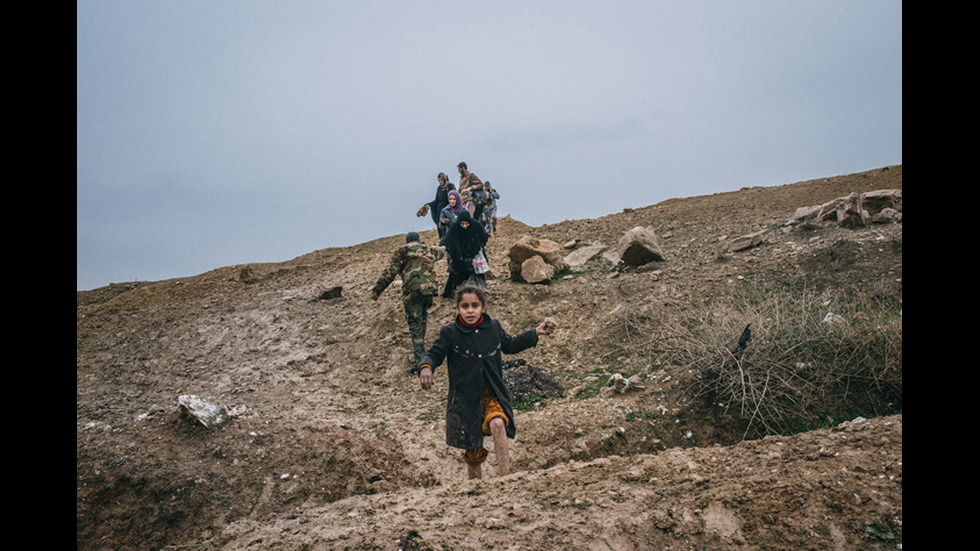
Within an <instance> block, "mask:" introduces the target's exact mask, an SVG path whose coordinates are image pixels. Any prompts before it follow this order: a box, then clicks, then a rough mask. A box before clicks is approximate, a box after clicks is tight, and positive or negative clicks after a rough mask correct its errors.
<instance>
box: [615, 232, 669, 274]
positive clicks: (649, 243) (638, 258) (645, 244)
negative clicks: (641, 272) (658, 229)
mask: <svg viewBox="0 0 980 551" xmlns="http://www.w3.org/2000/svg"><path fill="white" fill-rule="evenodd" d="M616 252H617V253H618V254H619V258H620V260H621V261H622V262H623V263H624V264H626V265H627V266H642V265H644V264H648V263H650V262H653V261H655V260H664V253H663V251H661V250H660V244H659V243H658V241H657V235H656V234H655V233H654V232H653V228H649V227H647V228H643V227H639V226H638V227H635V228H633V229H631V230H629V231H628V232H626V233H625V234H623V236H622V237H620V238H619V243H617V245H616Z"/></svg>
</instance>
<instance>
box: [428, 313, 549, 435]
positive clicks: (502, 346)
mask: <svg viewBox="0 0 980 551" xmlns="http://www.w3.org/2000/svg"><path fill="white" fill-rule="evenodd" d="M537 344H538V334H537V332H536V331H535V330H534V329H530V330H528V331H524V332H523V333H519V334H517V335H515V336H513V337H512V336H510V335H508V334H507V333H506V332H505V331H504V330H503V328H501V327H500V322H498V321H497V320H494V319H491V318H490V316H488V315H486V314H484V315H483V319H482V320H481V321H480V323H479V324H478V325H477V326H476V327H467V326H466V325H463V323H462V322H461V321H460V320H459V316H457V317H456V321H455V322H453V323H450V324H447V325H443V326H442V327H441V328H440V329H439V337H438V338H437V339H436V341H435V342H434V343H432V347H431V348H430V349H429V351H428V352H426V354H425V355H424V356H423V357H422V360H421V361H420V362H419V365H420V366H421V365H429V366H431V367H432V371H433V373H434V372H435V368H436V367H437V366H439V365H440V364H442V362H443V360H447V362H446V365H447V366H448V367H447V369H448V371H449V395H448V397H447V398H446V444H448V445H450V446H453V447H455V448H462V449H464V450H469V449H473V448H478V447H482V446H483V436H484V435H483V418H482V412H481V409H480V399H481V397H482V392H483V378H484V377H486V380H487V382H488V383H490V387H491V388H493V391H494V393H495V394H496V395H497V399H498V400H499V401H500V406H501V407H502V408H503V410H504V414H505V415H507V419H508V420H509V421H510V422H509V423H507V437H508V438H514V435H515V434H516V427H515V424H514V410H513V408H512V406H511V401H510V392H509V391H508V390H507V385H506V384H505V383H504V378H503V370H502V362H501V359H500V353H501V352H503V353H505V354H517V353H518V352H521V351H522V350H526V349H528V348H531V347H533V346H535V345H537Z"/></svg>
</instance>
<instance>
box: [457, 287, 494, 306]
mask: <svg viewBox="0 0 980 551" xmlns="http://www.w3.org/2000/svg"><path fill="white" fill-rule="evenodd" d="M466 293H473V294H474V295H476V298H478V299H480V303H481V304H483V305H484V306H486V305H487V292H486V291H484V290H483V288H482V287H480V286H479V285H473V284H471V283H467V284H466V285H463V286H462V287H460V288H459V289H457V290H456V306H459V303H460V302H461V301H462V300H463V295H465V294H466Z"/></svg>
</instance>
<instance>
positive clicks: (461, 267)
mask: <svg viewBox="0 0 980 551" xmlns="http://www.w3.org/2000/svg"><path fill="white" fill-rule="evenodd" d="M456 169H457V170H458V171H459V187H458V188H457V187H456V186H455V185H454V184H453V183H452V182H450V181H449V177H448V176H446V174H445V173H444V172H440V173H439V175H438V176H437V177H436V180H437V182H438V185H437V186H436V197H435V199H433V200H432V201H429V202H428V203H426V204H424V205H422V208H420V209H419V211H418V213H417V216H420V217H421V216H425V214H426V212H428V213H429V214H430V216H431V217H432V222H433V223H434V224H435V225H436V228H437V231H438V233H439V245H440V246H442V247H444V248H445V251H446V254H447V255H448V264H449V269H448V272H449V274H448V276H447V278H446V285H445V287H444V288H443V291H442V296H443V298H451V297H452V295H453V292H454V291H455V290H456V289H457V288H459V286H460V285H462V284H463V283H465V282H467V281H472V282H474V283H476V284H477V285H479V286H480V287H482V288H483V289H486V287H487V286H486V279H485V278H484V276H483V274H484V273H485V272H486V270H487V269H488V263H487V255H486V244H487V241H488V240H489V239H490V236H491V235H493V234H494V233H495V232H496V226H497V199H500V193H498V192H497V190H495V189H493V186H492V185H491V184H490V181H489V180H488V181H486V182H484V181H482V180H480V178H479V177H478V176H477V175H476V174H474V173H472V172H470V170H469V167H467V166H466V163H459V164H458V165H457V166H456Z"/></svg>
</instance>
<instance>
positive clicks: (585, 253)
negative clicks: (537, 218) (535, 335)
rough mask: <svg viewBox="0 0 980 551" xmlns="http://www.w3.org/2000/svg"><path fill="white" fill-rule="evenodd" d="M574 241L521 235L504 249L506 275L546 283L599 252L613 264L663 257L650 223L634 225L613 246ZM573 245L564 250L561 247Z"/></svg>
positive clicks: (523, 280) (625, 263)
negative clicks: (507, 273)
mask: <svg viewBox="0 0 980 551" xmlns="http://www.w3.org/2000/svg"><path fill="white" fill-rule="evenodd" d="M578 245H579V243H578V241H577V240H576V241H571V242H568V243H565V244H564V245H559V244H558V243H556V242H554V241H552V240H550V239H538V238H535V237H530V236H523V237H521V238H520V239H519V240H518V241H517V242H516V243H514V245H513V246H512V247H511V248H510V252H509V253H508V258H509V260H510V261H509V266H508V268H509V269H510V277H511V280H513V281H518V282H527V283H548V282H550V281H551V280H552V278H554V277H555V274H556V273H559V272H561V271H563V270H567V269H572V270H575V269H578V268H580V267H581V266H583V265H585V263H587V262H589V261H590V260H592V259H593V258H595V256H597V255H599V254H601V255H602V256H603V257H604V258H605V259H606V260H608V261H609V262H610V263H612V264H613V265H625V266H643V265H646V264H650V263H651V262H658V261H663V260H665V257H664V253H663V250H662V249H661V248H660V240H659V239H658V238H657V234H656V233H655V232H654V231H653V228H651V227H639V226H638V227H635V228H633V229H631V230H629V231H627V232H626V233H625V234H623V236H622V237H620V238H619V241H618V242H617V243H616V246H615V248H611V247H607V246H606V245H604V244H602V243H589V244H585V245H583V246H581V247H578ZM569 249H574V250H573V251H572V252H570V253H568V254H565V251H567V250H569Z"/></svg>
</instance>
